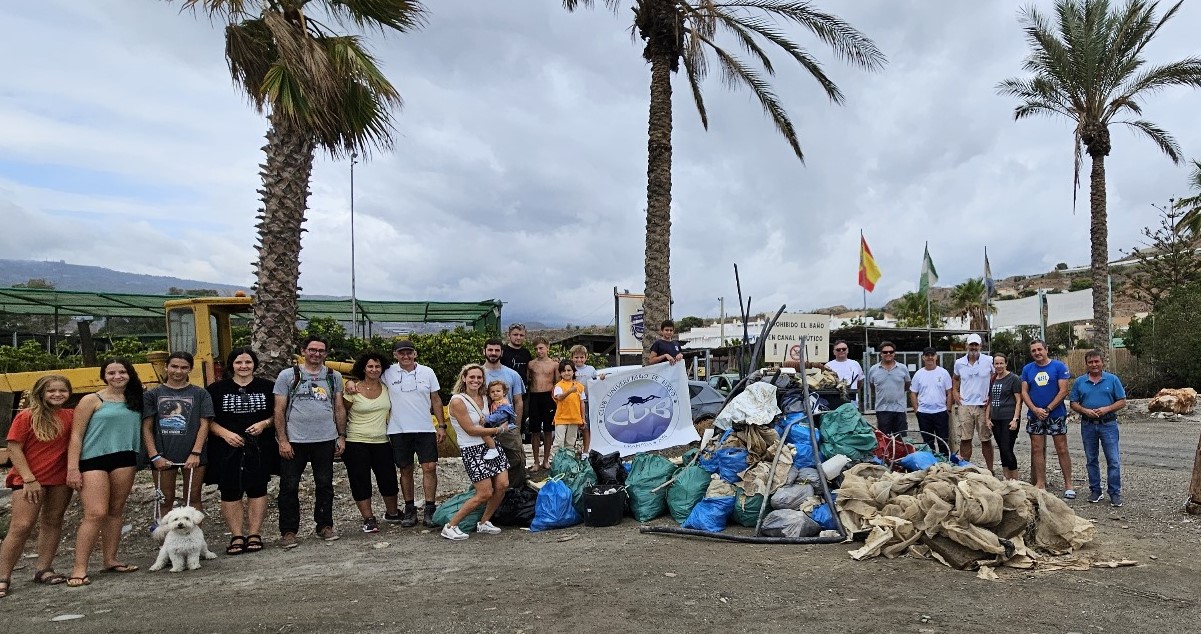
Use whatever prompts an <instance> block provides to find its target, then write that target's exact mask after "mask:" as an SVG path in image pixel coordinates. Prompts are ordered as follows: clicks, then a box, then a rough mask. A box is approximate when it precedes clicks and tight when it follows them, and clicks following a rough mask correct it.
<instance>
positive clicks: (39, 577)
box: [33, 568, 67, 586]
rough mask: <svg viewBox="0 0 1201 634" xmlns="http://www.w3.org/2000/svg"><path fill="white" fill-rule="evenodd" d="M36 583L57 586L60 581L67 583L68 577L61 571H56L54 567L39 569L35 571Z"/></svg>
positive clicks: (34, 579)
mask: <svg viewBox="0 0 1201 634" xmlns="http://www.w3.org/2000/svg"><path fill="white" fill-rule="evenodd" d="M33 581H34V583H42V584H45V585H48V586H57V585H58V584H60V583H66V582H67V577H66V575H63V574H61V573H57V572H54V570H53V569H52V568H47V569H45V570H38V571H37V572H34V573H33Z"/></svg>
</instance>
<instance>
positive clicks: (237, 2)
mask: <svg viewBox="0 0 1201 634" xmlns="http://www.w3.org/2000/svg"><path fill="white" fill-rule="evenodd" d="M249 1H250V2H254V1H255V0H249ZM180 5H181V6H180V11H192V12H194V13H204V14H207V15H208V16H209V19H210V20H217V19H220V20H223V21H227V22H236V21H238V20H241V19H245V18H249V17H251V15H252V14H251V12H250V11H248V10H247V8H246V5H247V0H183V2H181V3H180Z"/></svg>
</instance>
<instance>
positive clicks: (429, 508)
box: [421, 504, 437, 528]
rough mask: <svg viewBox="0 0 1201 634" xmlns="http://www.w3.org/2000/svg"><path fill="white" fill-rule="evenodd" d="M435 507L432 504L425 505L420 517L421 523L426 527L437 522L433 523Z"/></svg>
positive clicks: (432, 525) (433, 525)
mask: <svg viewBox="0 0 1201 634" xmlns="http://www.w3.org/2000/svg"><path fill="white" fill-rule="evenodd" d="M435 509H437V507H436V506H434V505H433V504H426V505H425V513H424V514H423V517H422V518H421V523H422V524H425V527H426V528H434V527H435V526H437V524H435V523H434V510H435Z"/></svg>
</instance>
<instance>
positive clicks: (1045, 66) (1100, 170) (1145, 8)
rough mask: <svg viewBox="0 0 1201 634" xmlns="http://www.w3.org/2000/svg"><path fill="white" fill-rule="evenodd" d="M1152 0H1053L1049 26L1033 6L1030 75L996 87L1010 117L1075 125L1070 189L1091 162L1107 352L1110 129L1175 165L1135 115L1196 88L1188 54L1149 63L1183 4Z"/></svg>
mask: <svg viewBox="0 0 1201 634" xmlns="http://www.w3.org/2000/svg"><path fill="white" fill-rule="evenodd" d="M1158 4H1159V3H1158V2H1150V3H1148V2H1146V1H1145V0H1129V2H1127V3H1126V4H1124V5H1123V6H1122V7H1120V8H1116V7H1111V6H1110V3H1109V0H1056V2H1055V10H1054V12H1055V18H1054V24H1052V23H1051V21H1050V20H1049V19H1048V18H1047V16H1045V15H1043V13H1042V12H1040V11H1039V10H1038V9H1036V8H1034V7H1030V8H1027V9H1024V10H1023V11H1022V13H1021V17H1020V22H1021V24H1022V25H1023V28H1024V30H1025V32H1026V42H1027V43H1028V44H1029V46H1030V55H1029V56H1028V57H1027V58H1026V60H1025V62H1024V63H1023V65H1022V67H1023V69H1024V70H1026V71H1027V72H1030V73H1032V75H1033V76H1031V77H1028V78H1011V79H1007V80H1005V81H1003V82H1001V83H1000V84H998V86H997V90H998V92H999V93H1000V94H1002V95H1009V96H1012V97H1016V98H1017V99H1018V100H1019V102H1020V103H1019V104H1018V106H1017V107H1016V108H1015V109H1014V119H1024V118H1026V117H1030V116H1034V115H1051V116H1055V115H1059V116H1062V117H1066V118H1067V119H1069V120H1070V121H1073V122H1074V123H1075V124H1076V129H1075V137H1076V163H1075V174H1076V178H1075V187H1076V188H1077V189H1079V187H1080V163H1081V162H1082V159H1083V155H1084V153H1087V154H1088V156H1089V159H1090V160H1091V161H1092V171H1091V173H1090V180H1089V207H1090V214H1091V222H1090V224H1089V235H1090V238H1091V240H1092V266H1091V268H1092V278H1093V323H1094V324H1095V325H1096V326H1097V329H1096V330H1095V331H1094V335H1093V338H1094V341H1093V343H1094V345H1096V347H1098V348H1100V349H1102V350H1106V349H1108V348H1109V308H1108V298H1107V292H1106V291H1107V280H1108V278H1109V263H1108V261H1109V239H1108V238H1109V236H1108V227H1107V224H1106V223H1107V218H1106V206H1105V157H1106V156H1109V151H1110V149H1111V147H1112V146H1111V144H1110V130H1109V127H1110V125H1111V124H1114V123H1121V124H1125V125H1127V126H1129V127H1130V129H1131V130H1133V131H1135V132H1137V133H1140V134H1142V135H1144V136H1146V137H1147V138H1149V139H1151V141H1152V142H1154V143H1155V145H1156V147H1158V148H1159V149H1160V151H1162V152H1163V153H1164V154H1166V155H1167V156H1168V158H1170V159H1172V161H1173V162H1176V163H1179V162H1180V146H1179V145H1178V144H1177V143H1176V140H1175V139H1174V138H1172V136H1171V135H1170V134H1168V132H1167V131H1166V130H1163V129H1162V128H1160V127H1159V126H1157V125H1155V124H1154V123H1152V122H1150V121H1147V120H1144V119H1133V120H1130V119H1119V118H1118V117H1121V116H1125V115H1135V116H1138V115H1141V114H1142V111H1143V108H1142V106H1143V104H1142V103H1141V102H1142V100H1143V99H1144V98H1146V97H1147V96H1148V95H1149V94H1151V93H1154V92H1157V91H1159V90H1160V89H1163V88H1166V87H1168V86H1176V85H1185V86H1193V87H1197V86H1201V59H1199V58H1196V57H1190V58H1187V59H1183V60H1180V61H1176V62H1171V63H1169V64H1164V65H1159V66H1149V65H1148V64H1147V61H1146V59H1145V58H1144V57H1143V49H1145V48H1146V47H1147V45H1148V44H1150V43H1151V40H1152V39H1153V38H1154V37H1155V36H1156V34H1158V33H1159V31H1160V29H1162V28H1163V26H1164V25H1165V24H1166V23H1167V22H1168V20H1170V19H1172V17H1173V16H1175V15H1176V12H1177V11H1178V10H1179V9H1180V5H1181V2H1177V3H1176V4H1174V5H1172V8H1170V9H1168V10H1167V11H1166V12H1165V13H1164V14H1163V16H1162V17H1160V18H1158V19H1157V18H1156V17H1155V12H1156V8H1157V6H1158Z"/></svg>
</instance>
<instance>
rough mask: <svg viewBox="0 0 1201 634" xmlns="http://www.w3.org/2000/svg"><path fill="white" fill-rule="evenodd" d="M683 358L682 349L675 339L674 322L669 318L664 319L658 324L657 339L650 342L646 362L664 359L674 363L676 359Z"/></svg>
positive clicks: (657, 361) (651, 362)
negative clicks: (649, 352) (649, 353)
mask: <svg viewBox="0 0 1201 634" xmlns="http://www.w3.org/2000/svg"><path fill="white" fill-rule="evenodd" d="M683 359H684V351H683V349H682V348H681V347H680V342H679V341H676V324H675V322H673V321H672V320H670V319H664V320H663V323H661V324H659V339H658V340H656V341H655V342H654V343H652V344H651V356H650V358H649V359H647V364H648V365H654V364H656V363H662V362H664V361H666V362H668V363H670V364H672V365H675V362H676V361H682V360H683Z"/></svg>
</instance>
